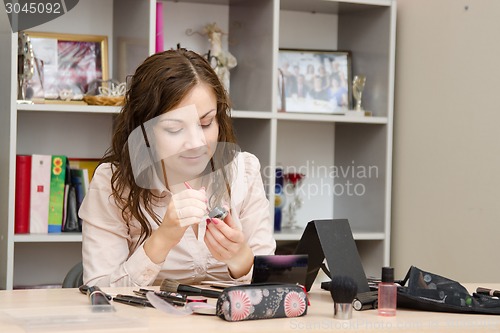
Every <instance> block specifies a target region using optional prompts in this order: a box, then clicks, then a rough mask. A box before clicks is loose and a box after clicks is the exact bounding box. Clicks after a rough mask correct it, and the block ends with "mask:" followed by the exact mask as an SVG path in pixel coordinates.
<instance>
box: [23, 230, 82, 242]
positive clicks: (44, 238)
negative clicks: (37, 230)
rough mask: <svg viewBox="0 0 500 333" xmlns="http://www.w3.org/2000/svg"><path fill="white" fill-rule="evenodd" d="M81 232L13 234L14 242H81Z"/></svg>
mask: <svg viewBox="0 0 500 333" xmlns="http://www.w3.org/2000/svg"><path fill="white" fill-rule="evenodd" d="M81 241H82V234H81V233H76V232H75V233H60V234H26V235H14V242H15V243H52V242H59V243H63V242H64V243H74V242H81Z"/></svg>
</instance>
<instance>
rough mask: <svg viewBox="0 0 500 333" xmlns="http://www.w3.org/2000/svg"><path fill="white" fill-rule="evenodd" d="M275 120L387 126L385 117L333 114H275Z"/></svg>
mask: <svg viewBox="0 0 500 333" xmlns="http://www.w3.org/2000/svg"><path fill="white" fill-rule="evenodd" d="M276 118H277V119H280V120H297V121H320V122H338V123H358V124H387V122H388V121H387V117H350V116H344V115H334V114H318V113H290V112H288V113H277V114H276Z"/></svg>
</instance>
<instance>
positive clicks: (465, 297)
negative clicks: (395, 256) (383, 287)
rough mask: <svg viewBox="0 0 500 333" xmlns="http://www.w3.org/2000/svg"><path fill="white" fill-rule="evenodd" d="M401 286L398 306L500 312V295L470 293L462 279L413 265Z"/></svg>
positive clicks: (420, 308)
mask: <svg viewBox="0 0 500 333" xmlns="http://www.w3.org/2000/svg"><path fill="white" fill-rule="evenodd" d="M401 285H402V287H398V307H403V308H410V309H416V310H424V311H436V312H453V313H480V314H496V315H499V314H500V300H499V299H498V297H492V296H488V295H480V294H477V293H473V294H472V295H470V294H469V292H468V291H467V289H466V288H465V287H464V286H462V285H461V284H460V283H459V282H457V281H454V280H451V279H449V278H446V277H443V276H440V275H437V274H434V273H431V272H426V271H423V270H421V269H419V268H417V267H415V266H412V267H411V268H410V270H409V271H408V274H407V275H406V277H405V278H404V280H403V281H401Z"/></svg>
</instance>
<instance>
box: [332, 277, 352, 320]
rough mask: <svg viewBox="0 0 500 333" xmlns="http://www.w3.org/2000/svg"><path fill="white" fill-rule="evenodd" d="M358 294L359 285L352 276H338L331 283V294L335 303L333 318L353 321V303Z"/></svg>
mask: <svg viewBox="0 0 500 333" xmlns="http://www.w3.org/2000/svg"><path fill="white" fill-rule="evenodd" d="M357 293H358V285H357V284H356V281H354V279H353V278H351V277H350V276H342V275H337V276H334V277H333V278H332V282H331V283H330V294H331V295H332V298H333V302H334V303H335V310H334V314H333V318H336V319H351V317H352V301H353V300H354V297H356V294H357Z"/></svg>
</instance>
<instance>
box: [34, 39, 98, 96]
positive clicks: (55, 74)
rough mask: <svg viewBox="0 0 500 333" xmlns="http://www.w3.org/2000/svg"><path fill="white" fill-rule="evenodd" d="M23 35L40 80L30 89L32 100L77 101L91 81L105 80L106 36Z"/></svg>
mask: <svg viewBox="0 0 500 333" xmlns="http://www.w3.org/2000/svg"><path fill="white" fill-rule="evenodd" d="M25 33H26V34H27V35H28V36H29V37H30V40H31V45H32V47H33V54H34V57H35V59H36V62H35V65H36V66H35V67H36V68H35V73H38V76H39V77H40V78H41V79H40V80H38V81H35V82H34V83H33V84H32V86H31V87H30V88H31V89H32V91H31V93H32V95H33V96H34V97H35V98H43V99H45V100H54V101H57V100H62V101H80V100H82V99H83V95H84V94H85V93H86V92H87V90H88V88H89V85H90V83H91V82H93V81H95V80H108V38H107V36H96V35H76V34H57V33H46V32H32V31H26V32H25Z"/></svg>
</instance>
